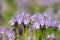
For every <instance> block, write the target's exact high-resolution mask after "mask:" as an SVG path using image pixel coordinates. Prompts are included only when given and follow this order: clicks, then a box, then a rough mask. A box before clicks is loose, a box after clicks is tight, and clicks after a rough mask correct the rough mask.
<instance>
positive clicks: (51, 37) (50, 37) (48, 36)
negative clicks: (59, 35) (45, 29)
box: [45, 34, 56, 40]
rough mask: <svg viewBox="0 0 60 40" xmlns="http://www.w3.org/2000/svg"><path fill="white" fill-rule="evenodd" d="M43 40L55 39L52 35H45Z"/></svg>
mask: <svg viewBox="0 0 60 40" xmlns="http://www.w3.org/2000/svg"><path fill="white" fill-rule="evenodd" d="M45 40H56V37H55V36H54V34H49V35H47V37H46V39H45Z"/></svg>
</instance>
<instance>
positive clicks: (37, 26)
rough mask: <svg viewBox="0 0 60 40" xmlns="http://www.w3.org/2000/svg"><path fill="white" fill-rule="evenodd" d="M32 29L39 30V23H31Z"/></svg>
mask: <svg viewBox="0 0 60 40" xmlns="http://www.w3.org/2000/svg"><path fill="white" fill-rule="evenodd" d="M33 28H35V29H39V28H40V23H39V22H38V21H36V22H34V23H33Z"/></svg>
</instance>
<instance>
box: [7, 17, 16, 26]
mask: <svg viewBox="0 0 60 40" xmlns="http://www.w3.org/2000/svg"><path fill="white" fill-rule="evenodd" d="M15 22H16V19H15V18H12V19H11V20H10V21H9V22H8V24H10V25H14V24H15Z"/></svg>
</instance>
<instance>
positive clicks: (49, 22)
mask: <svg viewBox="0 0 60 40" xmlns="http://www.w3.org/2000/svg"><path fill="white" fill-rule="evenodd" d="M16 22H17V23H18V24H22V23H23V24H24V25H27V24H30V25H32V26H33V28H36V29H39V28H40V25H41V26H43V25H45V28H50V27H51V28H53V27H57V28H60V26H59V25H60V22H59V21H57V20H53V18H52V17H51V16H50V15H48V14H47V13H44V14H34V15H31V14H28V13H26V12H24V11H23V12H20V13H19V12H18V14H17V15H16V16H14V17H13V18H12V19H11V20H10V21H9V24H10V25H14V24H15V23H16Z"/></svg>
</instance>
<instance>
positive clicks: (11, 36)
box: [5, 31, 15, 40]
mask: <svg viewBox="0 0 60 40" xmlns="http://www.w3.org/2000/svg"><path fill="white" fill-rule="evenodd" d="M5 33H6V37H7V38H8V40H14V39H15V34H14V32H10V31H6V32H5Z"/></svg>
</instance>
